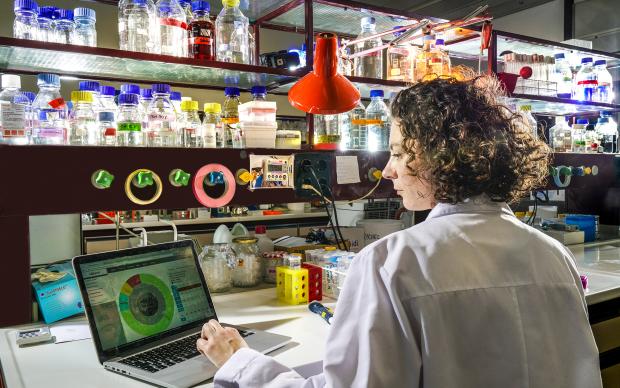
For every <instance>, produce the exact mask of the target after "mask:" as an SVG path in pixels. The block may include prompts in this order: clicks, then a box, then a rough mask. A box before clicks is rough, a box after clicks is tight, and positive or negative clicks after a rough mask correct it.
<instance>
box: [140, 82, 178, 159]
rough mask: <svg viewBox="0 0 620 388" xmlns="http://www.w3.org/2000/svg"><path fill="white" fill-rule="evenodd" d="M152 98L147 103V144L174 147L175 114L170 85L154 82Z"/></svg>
mask: <svg viewBox="0 0 620 388" xmlns="http://www.w3.org/2000/svg"><path fill="white" fill-rule="evenodd" d="M152 90H153V100H152V101H151V104H150V105H149V108H148V111H147V115H148V127H147V128H148V129H147V132H146V135H147V145H148V146H150V147H174V146H176V145H177V133H176V129H177V115H176V113H175V110H174V106H173V105H172V101H170V85H167V84H154V85H153V86H152Z"/></svg>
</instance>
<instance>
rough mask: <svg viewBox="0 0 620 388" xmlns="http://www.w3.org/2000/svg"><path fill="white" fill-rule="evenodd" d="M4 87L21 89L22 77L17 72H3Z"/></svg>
mask: <svg viewBox="0 0 620 388" xmlns="http://www.w3.org/2000/svg"><path fill="white" fill-rule="evenodd" d="M2 87H3V88H18V89H19V88H21V87H22V81H21V78H20V77H19V76H18V75H15V74H2Z"/></svg>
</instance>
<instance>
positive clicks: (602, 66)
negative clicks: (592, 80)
mask: <svg viewBox="0 0 620 388" xmlns="http://www.w3.org/2000/svg"><path fill="white" fill-rule="evenodd" d="M594 72H595V74H596V81H597V85H596V91H595V92H594V96H593V101H598V102H605V103H608V104H612V103H613V102H614V90H613V79H612V77H611V73H610V72H609V70H607V61H605V60H604V59H599V60H597V61H596V62H594Z"/></svg>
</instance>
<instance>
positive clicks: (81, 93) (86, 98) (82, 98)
mask: <svg viewBox="0 0 620 388" xmlns="http://www.w3.org/2000/svg"><path fill="white" fill-rule="evenodd" d="M71 101H73V102H74V103H76V102H93V92H90V91H86V90H74V91H72V92H71Z"/></svg>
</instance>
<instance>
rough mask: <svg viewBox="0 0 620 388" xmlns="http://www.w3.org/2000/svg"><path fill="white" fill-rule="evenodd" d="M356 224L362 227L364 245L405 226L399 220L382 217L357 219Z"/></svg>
mask: <svg viewBox="0 0 620 388" xmlns="http://www.w3.org/2000/svg"><path fill="white" fill-rule="evenodd" d="M357 226H360V227H362V228H364V246H367V245H368V244H371V243H373V242H375V241H377V240H380V239H381V238H383V237H385V236H387V235H388V234H391V233H394V232H398V231H399V230H403V229H404V228H405V225H404V223H403V222H402V221H400V220H382V219H377V220H373V219H369V220H359V221H357Z"/></svg>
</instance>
